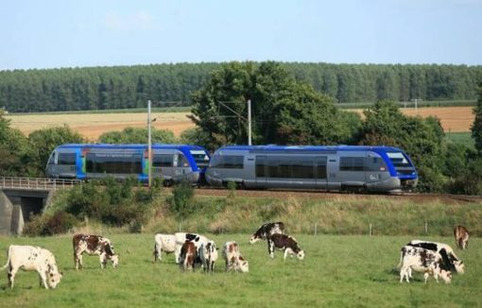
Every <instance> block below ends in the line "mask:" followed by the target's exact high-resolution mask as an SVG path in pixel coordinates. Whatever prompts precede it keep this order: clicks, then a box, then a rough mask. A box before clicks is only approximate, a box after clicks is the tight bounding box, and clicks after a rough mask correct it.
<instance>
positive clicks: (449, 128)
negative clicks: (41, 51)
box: [6, 107, 474, 141]
mask: <svg viewBox="0 0 482 308" xmlns="http://www.w3.org/2000/svg"><path fill="white" fill-rule="evenodd" d="M401 110H402V112H403V113H404V114H406V115H410V116H417V115H418V116H421V117H427V116H436V117H438V118H439V119H440V121H441V123H442V127H443V128H444V130H445V132H468V131H470V126H471V125H472V123H473V121H474V114H473V112H472V110H473V107H441V108H418V109H401ZM357 112H360V113H361V111H357ZM188 114H189V113H179V112H176V113H159V114H153V118H156V121H155V122H153V123H152V125H153V127H154V128H156V129H168V130H171V131H172V132H173V133H174V135H176V136H179V135H180V134H181V133H182V132H183V131H184V130H186V129H188V128H192V127H194V124H193V123H192V122H191V120H189V119H188V118H187V117H186V116H187V115H188ZM6 117H7V118H8V119H10V120H11V127H14V128H18V129H20V131H22V132H23V133H24V134H25V135H28V134H30V133H31V132H32V131H34V130H38V129H41V128H46V127H55V126H61V125H64V124H66V125H68V126H70V127H71V128H72V129H74V130H75V131H77V132H79V133H80V134H82V135H83V136H84V137H85V138H87V139H89V140H91V141H96V140H97V138H98V137H99V136H100V135H101V134H102V133H104V132H108V131H120V130H122V129H124V128H125V127H145V126H146V123H147V115H146V114H144V113H106V114H58V115H56V114H45V115H41V114H36V115H29V114H26V115H7V116H6Z"/></svg>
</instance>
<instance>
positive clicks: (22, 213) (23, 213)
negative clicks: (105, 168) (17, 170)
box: [0, 177, 79, 235]
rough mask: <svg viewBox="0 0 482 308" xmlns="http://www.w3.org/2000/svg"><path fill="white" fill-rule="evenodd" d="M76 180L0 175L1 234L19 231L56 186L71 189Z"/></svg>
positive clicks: (45, 203) (47, 203)
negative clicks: (1, 176)
mask: <svg viewBox="0 0 482 308" xmlns="http://www.w3.org/2000/svg"><path fill="white" fill-rule="evenodd" d="M76 183H79V181H78V180H58V179H46V178H17V177H3V178H0V235H20V234H22V231H23V227H24V224H25V222H28V221H29V220H30V219H32V216H33V215H37V214H41V213H42V212H43V211H44V210H45V209H46V208H47V207H48V206H49V204H50V201H51V199H52V196H53V194H54V193H55V191H57V190H59V189H65V188H70V187H72V186H73V185H74V184H76Z"/></svg>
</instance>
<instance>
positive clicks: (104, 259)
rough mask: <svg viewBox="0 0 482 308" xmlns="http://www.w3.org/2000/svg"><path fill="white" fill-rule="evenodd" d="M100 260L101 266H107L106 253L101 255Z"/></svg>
mask: <svg viewBox="0 0 482 308" xmlns="http://www.w3.org/2000/svg"><path fill="white" fill-rule="evenodd" d="M99 260H100V268H105V267H106V265H107V256H106V255H105V253H101V254H100V255H99Z"/></svg>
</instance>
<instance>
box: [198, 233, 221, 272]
mask: <svg viewBox="0 0 482 308" xmlns="http://www.w3.org/2000/svg"><path fill="white" fill-rule="evenodd" d="M198 255H199V259H200V260H201V264H202V268H203V269H204V271H207V272H214V263H215V262H216V261H217V259H218V248H217V247H216V244H215V243H214V241H212V240H209V241H208V242H207V244H201V247H199V249H198Z"/></svg>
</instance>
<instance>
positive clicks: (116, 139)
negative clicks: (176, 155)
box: [99, 127, 176, 144]
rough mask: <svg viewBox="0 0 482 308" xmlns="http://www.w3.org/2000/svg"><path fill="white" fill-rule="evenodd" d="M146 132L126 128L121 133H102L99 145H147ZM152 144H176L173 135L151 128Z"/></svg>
mask: <svg viewBox="0 0 482 308" xmlns="http://www.w3.org/2000/svg"><path fill="white" fill-rule="evenodd" d="M147 138H148V131H147V128H134V127H127V128H124V129H123V130H122V131H111V132H107V133H103V134H102V135H100V136H99V142H101V143H112V144H122V143H147V141H148V140H147ZM151 140H152V143H176V138H175V137H174V133H173V132H172V131H170V130H167V129H160V130H158V129H155V128H151Z"/></svg>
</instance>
